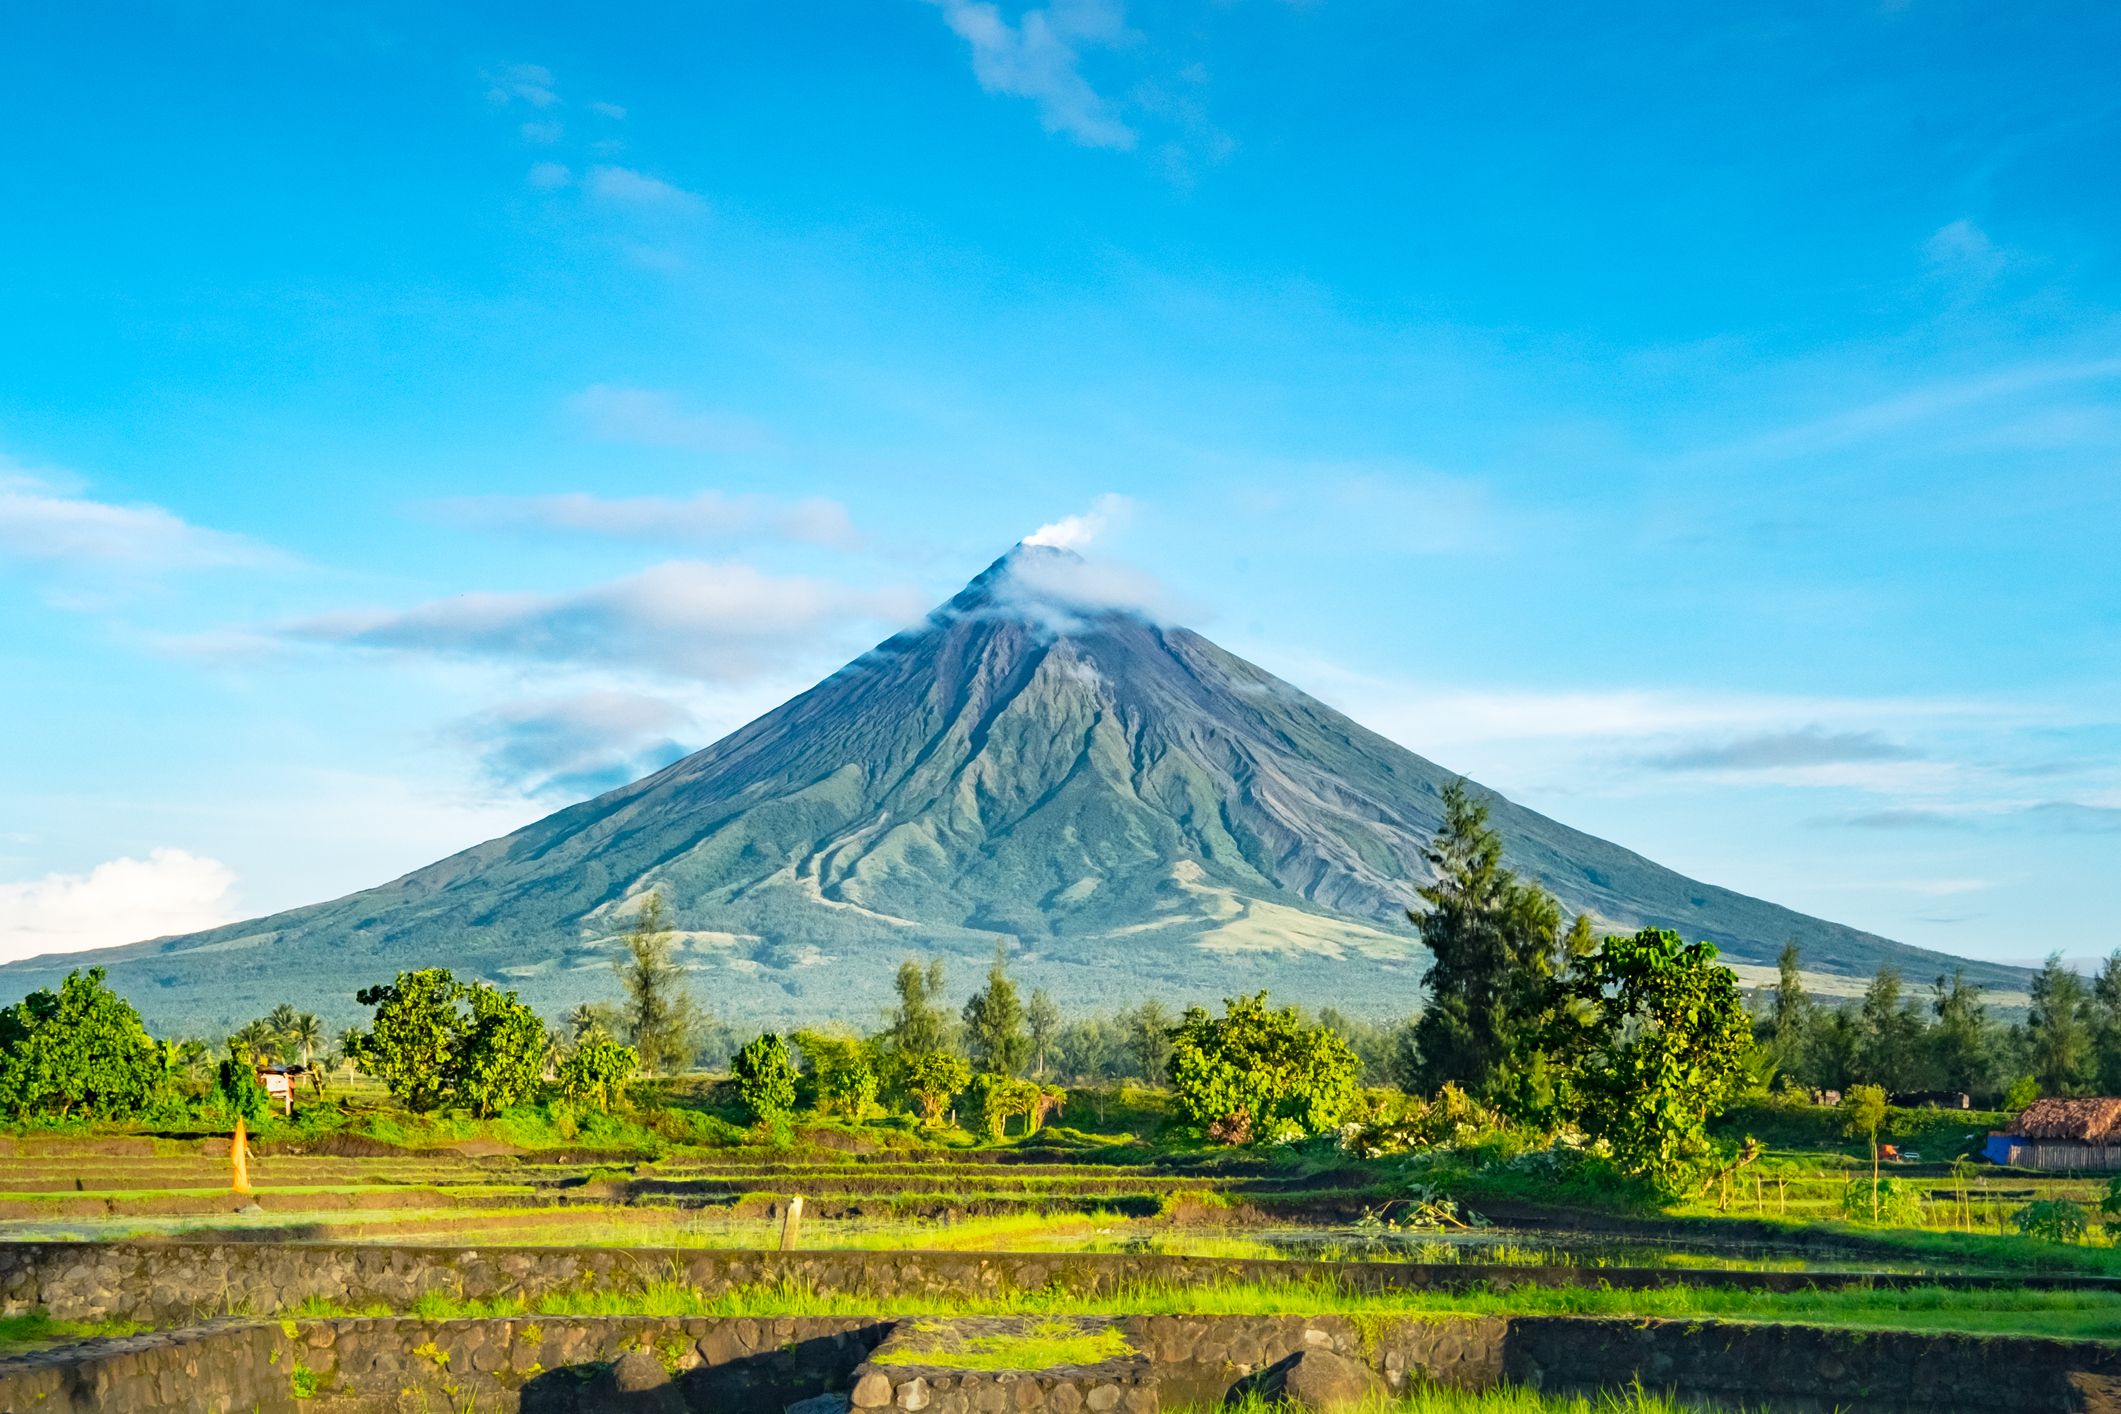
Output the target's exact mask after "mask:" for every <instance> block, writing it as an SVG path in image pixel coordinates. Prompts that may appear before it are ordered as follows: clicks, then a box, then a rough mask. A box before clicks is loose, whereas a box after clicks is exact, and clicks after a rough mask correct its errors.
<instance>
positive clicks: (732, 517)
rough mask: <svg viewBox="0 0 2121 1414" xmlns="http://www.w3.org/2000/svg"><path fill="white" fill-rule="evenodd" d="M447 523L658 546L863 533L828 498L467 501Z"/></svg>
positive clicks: (835, 540) (449, 506)
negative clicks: (608, 538) (583, 536)
mask: <svg viewBox="0 0 2121 1414" xmlns="http://www.w3.org/2000/svg"><path fill="white" fill-rule="evenodd" d="M436 509H437V510H438V511H439V512H440V513H441V514H442V515H444V516H445V517H447V518H449V519H451V520H454V521H458V522H460V523H463V524H468V525H483V526H501V527H515V528H524V529H539V530H556V531H568V532H574V533H579V534H584V535H602V536H608V537H610V538H612V539H615V540H636V541H643V542H651V543H671V542H678V543H684V542H703V543H704V542H713V541H730V540H753V539H776V540H795V541H801V542H803V543H806V544H811V545H824V546H830V547H833V548H838V549H851V548H853V547H854V546H856V545H859V544H860V543H861V540H862V537H861V533H860V532H859V531H858V530H856V529H855V526H854V520H853V518H852V517H851V516H849V515H848V514H847V508H846V506H844V505H842V504H841V503H840V502H838V501H834V500H830V499H828V498H826V497H823V496H811V497H807V498H805V499H803V500H799V501H778V500H774V499H773V498H771V497H766V496H730V495H724V494H723V493H721V492H719V491H702V492H700V493H699V494H698V495H696V496H689V497H677V496H623V497H610V496H597V495H593V494H591V493H589V492H585V491H576V492H567V493H563V494H560V495H553V496H462V497H457V498H454V499H452V500H448V501H442V502H438V503H437V505H436Z"/></svg>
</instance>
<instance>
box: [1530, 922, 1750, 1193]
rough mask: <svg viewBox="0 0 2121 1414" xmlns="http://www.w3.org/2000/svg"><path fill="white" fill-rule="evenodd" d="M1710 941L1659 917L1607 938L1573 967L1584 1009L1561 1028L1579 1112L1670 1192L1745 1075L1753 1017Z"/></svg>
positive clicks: (1574, 988) (1626, 1165) (1625, 1161)
mask: <svg viewBox="0 0 2121 1414" xmlns="http://www.w3.org/2000/svg"><path fill="white" fill-rule="evenodd" d="M1716 955H1717V954H1716V948H1715V945H1714V944H1712V943H1688V942H1684V941H1682V940H1681V938H1680V936H1679V935H1678V934H1677V933H1674V932H1671V931H1670V930H1668V929H1663V928H1645V929H1643V930H1642V931H1641V932H1639V933H1635V934H1633V935H1632V936H1628V937H1617V936H1616V937H1609V938H1607V939H1605V941H1604V942H1603V943H1601V944H1600V945H1599V948H1598V951H1597V952H1595V953H1593V954H1591V956H1589V957H1588V958H1585V959H1584V960H1583V961H1582V962H1581V963H1580V964H1579V965H1578V966H1577V967H1576V968H1574V969H1573V970H1572V972H1571V975H1570V978H1569V983H1568V987H1569V992H1570V995H1571V997H1572V998H1573V999H1574V1000H1575V1001H1577V1002H1579V1003H1580V1004H1581V1005H1582V1006H1583V1008H1584V1009H1585V1011H1586V1012H1587V1013H1588V1020H1587V1021H1585V1022H1584V1023H1583V1024H1582V1025H1581V1026H1578V1027H1571V1028H1568V1029H1567V1030H1566V1031H1564V1032H1562V1033H1561V1034H1560V1036H1559V1040H1560V1041H1561V1043H1562V1045H1563V1055H1564V1058H1565V1059H1566V1061H1567V1063H1568V1067H1569V1071H1568V1074H1569V1081H1570V1086H1571V1090H1572V1095H1571V1103H1572V1106H1573V1108H1574V1110H1575V1113H1576V1117H1577V1121H1578V1123H1580V1124H1581V1125H1582V1126H1583V1129H1584V1132H1585V1133H1586V1134H1588V1135H1590V1136H1591V1137H1592V1138H1594V1139H1601V1140H1604V1141H1605V1143H1606V1144H1607V1146H1608V1147H1609V1148H1610V1149H1611V1151H1612V1154H1613V1158H1614V1160H1615V1162H1616V1163H1618V1164H1619V1165H1620V1167H1621V1169H1622V1170H1623V1171H1624V1172H1626V1173H1629V1174H1632V1175H1634V1176H1636V1177H1639V1178H1643V1179H1646V1180H1648V1181H1649V1182H1650V1183H1652V1184H1654V1185H1655V1186H1656V1187H1658V1188H1659V1189H1661V1190H1663V1191H1666V1192H1676V1191H1677V1190H1678V1188H1679V1186H1680V1184H1681V1182H1682V1180H1683V1179H1684V1178H1685V1176H1686V1175H1687V1174H1689V1173H1690V1172H1693V1171H1694V1170H1695V1169H1696V1168H1698V1166H1699V1165H1700V1164H1701V1163H1702V1162H1703V1161H1704V1160H1705V1159H1706V1158H1707V1157H1708V1156H1709V1153H1710V1146H1709V1143H1708V1138H1707V1130H1708V1121H1709V1119H1710V1118H1711V1117H1712V1116H1714V1115H1715V1114H1716V1113H1717V1112H1718V1111H1719V1110H1720V1109H1721V1108H1722V1107H1723V1105H1724V1103H1725V1102H1726V1100H1727V1099H1728V1098H1729V1096H1730V1095H1731V1094H1732V1092H1733V1091H1734V1089H1735V1088H1736V1086H1737V1085H1738V1083H1739V1081H1740V1079H1741V1078H1742V1077H1743V1075H1744V1074H1745V1061H1746V1055H1747V1053H1748V1051H1750V1050H1751V1048H1752V1020H1751V1018H1750V1017H1749V1016H1748V1015H1747V1014H1746V1010H1745V1003H1744V1002H1743V1000H1741V999H1740V997H1739V995H1738V981H1737V979H1736V978H1735V977H1734V976H1733V975H1732V973H1731V970H1730V969H1729V968H1727V967H1723V966H1720V965H1718V964H1717V962H1716Z"/></svg>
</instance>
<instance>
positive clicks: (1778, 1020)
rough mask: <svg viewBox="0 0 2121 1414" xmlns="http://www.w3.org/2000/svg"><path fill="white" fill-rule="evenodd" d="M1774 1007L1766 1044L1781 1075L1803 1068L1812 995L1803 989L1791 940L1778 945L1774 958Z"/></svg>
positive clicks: (1795, 949)
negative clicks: (1775, 957) (1779, 951)
mask: <svg viewBox="0 0 2121 1414" xmlns="http://www.w3.org/2000/svg"><path fill="white" fill-rule="evenodd" d="M1775 966H1776V977H1775V1007H1774V1010H1773V1011H1772V1012H1770V1013H1769V1014H1768V1046H1769V1049H1770V1050H1771V1051H1772V1052H1773V1053H1774V1056H1775V1064H1776V1065H1778V1066H1780V1067H1781V1068H1782V1071H1783V1073H1784V1074H1785V1075H1790V1076H1797V1075H1799V1074H1802V1073H1803V1072H1804V1061H1805V1049H1806V1043H1807V1042H1808V1041H1809V1040H1810V1039H1811V1029H1812V999H1811V997H1810V996H1809V995H1808V994H1807V993H1806V992H1805V990H1804V970H1803V964H1802V962H1801V960H1800V955H1799V953H1798V951H1797V944H1796V942H1795V941H1794V940H1792V941H1790V942H1787V943H1784V944H1783V945H1782V955H1781V956H1780V957H1779V958H1777V959H1776V962H1775Z"/></svg>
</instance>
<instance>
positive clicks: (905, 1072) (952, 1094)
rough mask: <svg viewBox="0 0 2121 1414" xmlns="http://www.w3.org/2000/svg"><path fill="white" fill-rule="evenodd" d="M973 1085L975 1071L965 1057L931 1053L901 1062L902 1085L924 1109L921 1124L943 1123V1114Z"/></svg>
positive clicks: (944, 1052) (914, 1056)
mask: <svg viewBox="0 0 2121 1414" xmlns="http://www.w3.org/2000/svg"><path fill="white" fill-rule="evenodd" d="M971 1083H972V1067H971V1066H970V1065H969V1064H967V1063H966V1061H965V1058H964V1057H963V1056H957V1055H952V1054H951V1053H950V1052H948V1051H927V1052H923V1053H922V1054H920V1055H911V1056H906V1057H904V1058H903V1059H902V1060H900V1062H899V1084H900V1086H901V1087H903V1088H904V1090H905V1092H906V1093H907V1094H909V1095H911V1096H912V1097H913V1102H914V1104H916V1105H918V1106H919V1107H920V1111H921V1123H922V1124H926V1125H936V1124H941V1123H942V1122H943V1111H945V1110H947V1109H948V1108H949V1107H950V1102H951V1101H952V1100H954V1099H956V1098H957V1096H958V1095H959V1094H960V1093H962V1092H963V1090H964V1088H965V1087H966V1086H967V1085H970V1084H971Z"/></svg>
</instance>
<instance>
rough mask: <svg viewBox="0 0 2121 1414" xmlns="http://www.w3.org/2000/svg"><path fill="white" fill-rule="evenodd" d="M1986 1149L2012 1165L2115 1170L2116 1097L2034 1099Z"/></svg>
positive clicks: (2120, 1118)
mask: <svg viewBox="0 0 2121 1414" xmlns="http://www.w3.org/2000/svg"><path fill="white" fill-rule="evenodd" d="M1987 1153H1988V1156H1989V1157H1990V1158H1992V1159H1994V1160H1995V1161H1996V1162H1997V1163H2000V1164H2010V1165H2013V1166H2015V1167H2017V1168H2029V1169H2049V1170H2069V1169H2077V1170H2090V1171H2095V1172H2109V1173H2110V1172H2113V1171H2115V1170H2121V1099H2115V1098H2112V1097H2110V1096H2095V1097H2091V1098H2087V1099H2081V1100H2062V1099H2052V1100H2035V1101H2033V1102H2032V1104H2030V1105H2028V1106H2027V1107H2026V1110H2025V1113H2023V1114H2021V1115H2019V1116H2018V1122H2017V1123H2016V1124H2014V1125H2012V1126H2011V1128H2010V1130H2009V1132H2007V1133H2004V1134H1995V1135H1991V1136H1990V1137H1989V1143H1988V1149H1987Z"/></svg>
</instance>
